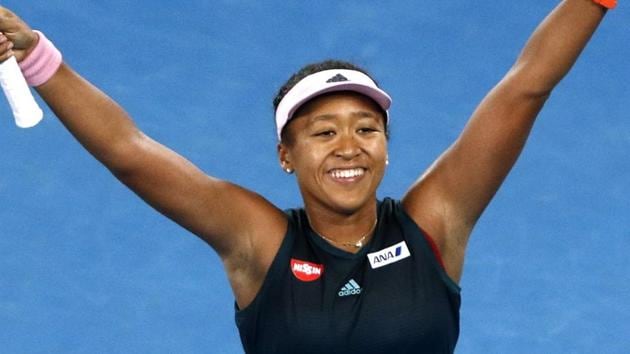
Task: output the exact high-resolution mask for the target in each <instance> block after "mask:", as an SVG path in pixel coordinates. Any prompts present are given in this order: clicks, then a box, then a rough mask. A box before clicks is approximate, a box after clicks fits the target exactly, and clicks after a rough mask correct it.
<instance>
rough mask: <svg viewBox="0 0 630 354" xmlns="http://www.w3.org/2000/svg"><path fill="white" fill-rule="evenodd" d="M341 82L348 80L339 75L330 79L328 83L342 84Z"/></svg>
mask: <svg viewBox="0 0 630 354" xmlns="http://www.w3.org/2000/svg"><path fill="white" fill-rule="evenodd" d="M341 81H348V78H346V77H345V76H343V75H341V74H337V75H335V76H333V77H331V78H330V79H328V80H326V82H341Z"/></svg>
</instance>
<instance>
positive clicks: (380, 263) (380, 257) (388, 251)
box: [367, 241, 411, 269]
mask: <svg viewBox="0 0 630 354" xmlns="http://www.w3.org/2000/svg"><path fill="white" fill-rule="evenodd" d="M409 256H411V253H410V252H409V248H408V247H407V244H406V243H405V241H402V242H399V243H397V244H395V245H393V246H390V247H387V248H384V249H382V250H380V251H378V252H373V253H368V255H367V257H368V260H369V261H370V266H372V269H376V268H380V267H384V266H386V265H389V264H392V263H396V262H398V261H401V260H403V259H405V258H407V257H409Z"/></svg>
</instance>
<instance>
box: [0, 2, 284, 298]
mask: <svg viewBox="0 0 630 354" xmlns="http://www.w3.org/2000/svg"><path fill="white" fill-rule="evenodd" d="M0 31H2V32H3V33H4V36H2V35H0V54H2V56H3V57H0V59H2V60H3V59H6V58H7V57H8V56H9V55H11V54H15V55H16V57H17V59H18V60H22V59H23V58H24V57H25V55H26V54H28V52H30V51H31V50H32V48H33V47H34V46H35V45H36V43H37V42H38V40H39V39H40V38H39V37H38V36H37V34H36V33H35V32H33V31H31V30H30V28H29V27H28V26H27V25H26V24H25V23H24V22H22V21H21V20H20V19H19V18H17V17H16V16H15V15H14V14H12V13H11V12H10V11H8V10H6V9H3V8H0ZM5 36H6V37H5ZM7 38H8V39H9V40H10V42H9V41H7ZM10 43H12V44H10ZM11 46H13V52H10V51H8V49H10V47H11ZM36 89H37V91H38V93H39V94H40V95H41V97H42V98H43V99H44V100H45V101H46V103H47V104H48V105H49V106H50V108H51V109H52V110H53V111H54V113H55V115H56V116H57V117H58V118H59V119H60V120H61V122H62V123H63V124H64V125H65V126H66V127H67V129H68V130H69V131H70V132H71V133H72V134H73V135H74V136H75V137H76V139H77V140H78V141H79V142H80V143H81V144H82V145H83V146H84V147H85V148H86V149H87V150H88V151H89V152H90V153H91V154H92V155H94V157H95V158H96V159H98V160H99V161H101V162H102V163H103V164H104V165H105V166H106V167H107V168H108V169H109V170H111V171H112V173H113V174H114V175H115V176H116V177H117V178H118V179H120V180H121V181H122V182H123V183H124V184H126V185H127V186H129V187H130V188H131V189H132V190H133V191H134V192H136V193H137V194H138V195H139V196H140V197H141V198H143V199H144V200H145V201H147V202H148V203H149V204H150V205H152V206H153V207H155V208H156V209H157V210H158V211H160V212H161V213H163V214H164V215H166V216H168V217H169V218H171V219H173V220H174V221H176V222H177V223H179V224H180V225H182V226H183V227H185V228H187V229H188V230H190V231H192V232H193V233H194V234H196V235H198V236H200V237H201V238H202V239H204V240H205V241H207V243H209V244H210V245H211V246H212V247H213V248H214V249H216V250H217V252H218V253H219V254H220V255H221V256H222V258H223V259H224V261H227V263H226V264H227V266H228V272H230V269H245V268H248V267H251V268H256V267H258V268H260V265H261V264H259V263H260V262H263V263H265V262H267V261H269V262H270V261H271V257H273V255H274V254H275V250H277V247H278V245H279V242H280V241H281V239H282V237H283V235H284V232H285V229H286V219H285V217H284V214H283V213H282V212H281V211H280V210H278V209H276V208H275V207H274V206H273V205H271V204H270V203H269V202H267V201H266V200H264V199H263V198H262V197H260V196H258V195H256V194H254V193H252V192H249V191H247V190H245V189H243V188H240V187H238V186H235V185H233V184H231V183H228V182H224V181H221V180H218V179H215V178H212V177H209V176H207V175H205V174H204V173H203V172H202V171H200V170H199V169H198V168H197V167H195V166H194V165H193V164H191V163H190V162H189V161H187V160H186V159H184V158H183V157H181V156H179V155H177V154H176V153H174V152H173V151H171V150H169V149H168V148H166V147H164V146H162V145H161V144H159V143H157V142H155V141H154V140H152V139H150V138H149V137H147V136H146V135H144V134H143V133H142V132H141V131H140V130H138V128H137V127H136V125H135V124H134V123H133V122H132V120H131V119H130V117H129V116H128V115H127V113H126V112H125V111H124V110H123V109H122V108H121V107H120V106H119V105H118V104H116V102H114V101H113V100H112V99H110V98H109V97H108V96H107V95H105V94H104V93H103V92H101V91H100V90H99V89H97V88H96V87H94V86H93V85H91V84H90V83H89V82H87V81H86V80H84V79H83V78H82V77H81V76H79V75H78V74H77V73H75V72H74V71H73V70H72V69H71V68H70V67H69V66H68V65H66V64H62V65H61V67H59V69H58V70H57V71H56V73H55V74H54V75H53V76H52V77H51V78H50V79H49V80H48V81H47V82H45V83H44V84H42V85H40V86H38V87H37V88H36ZM265 252H266V253H265ZM254 263H256V264H254ZM262 268H263V269H264V264H263V267H262ZM245 271H247V270H245ZM240 275H243V274H240ZM261 280H262V279H261ZM237 296H238V292H237Z"/></svg>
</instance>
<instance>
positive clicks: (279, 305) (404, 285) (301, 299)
mask: <svg viewBox="0 0 630 354" xmlns="http://www.w3.org/2000/svg"><path fill="white" fill-rule="evenodd" d="M287 214H288V217H289V228H288V231H287V234H286V236H285V239H284V241H283V242H282V245H281V246H280V249H279V251H278V254H277V255H276V257H275V259H274V261H273V262H272V264H271V267H270V268H269V271H268V273H267V276H266V278H265V280H264V282H263V285H262V287H261V289H260V291H259V292H258V294H257V296H256V298H255V299H254V301H253V302H252V303H251V304H250V305H249V306H248V307H246V308H245V309H243V310H240V311H239V310H238V309H237V311H236V324H237V326H238V329H239V332H240V336H241V341H242V343H243V347H244V349H245V352H246V353H248V354H285V353H286V354H311V353H312V354H335V353H339V354H352V353H361V354H376V353H396V354H405V353H452V352H453V351H454V349H455V343H456V342H457V337H458V336H459V307H460V295H459V291H460V290H459V287H458V286H457V285H456V284H455V283H454V282H453V281H452V280H451V279H450V278H449V277H448V276H447V274H446V272H445V271H444V269H443V267H441V265H440V264H439V262H438V259H437V257H436V254H435V253H434V252H433V251H432V248H431V245H430V243H429V241H428V239H427V238H426V236H425V235H424V234H423V233H422V231H421V230H420V228H419V227H418V226H417V225H416V224H415V222H414V221H413V220H412V219H411V218H410V217H409V216H408V215H407V214H406V213H405V212H404V210H403V209H402V206H401V205H400V202H397V201H393V200H391V199H385V200H384V201H382V202H379V203H378V224H377V226H376V231H375V234H374V237H373V238H372V240H371V241H370V243H369V244H367V245H366V246H365V247H363V249H361V250H360V251H359V252H358V253H356V254H352V253H348V252H345V251H343V250H340V249H338V248H335V247H333V246H332V245H330V244H328V243H327V242H326V241H324V240H322V239H321V238H320V237H319V236H317V235H316V234H315V233H314V232H313V231H312V229H311V228H310V226H309V223H308V221H307V219H306V213H305V211H304V210H303V209H295V210H289V211H287Z"/></svg>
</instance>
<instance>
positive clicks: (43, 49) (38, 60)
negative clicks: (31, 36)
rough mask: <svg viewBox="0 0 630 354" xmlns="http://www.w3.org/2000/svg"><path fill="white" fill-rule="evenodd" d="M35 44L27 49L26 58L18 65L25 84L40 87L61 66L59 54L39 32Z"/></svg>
mask: <svg viewBox="0 0 630 354" xmlns="http://www.w3.org/2000/svg"><path fill="white" fill-rule="evenodd" d="M34 32H35V33H36V34H37V37H38V39H37V42H36V44H35V45H34V46H33V47H32V48H31V49H29V52H28V54H27V56H26V57H25V58H24V59H23V60H22V61H21V62H20V63H19V65H20V69H21V70H22V74H24V78H25V79H26V82H27V83H28V84H29V85H31V86H40V85H42V84H44V83H45V82H46V81H48V80H49V79H50V78H51V77H52V76H53V75H54V74H55V73H56V72H57V69H59V67H60V66H61V61H62V57H61V52H59V50H58V49H57V48H56V47H55V46H54V44H52V42H51V41H50V40H49V39H48V38H46V36H44V34H43V33H41V32H39V31H34Z"/></svg>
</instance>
